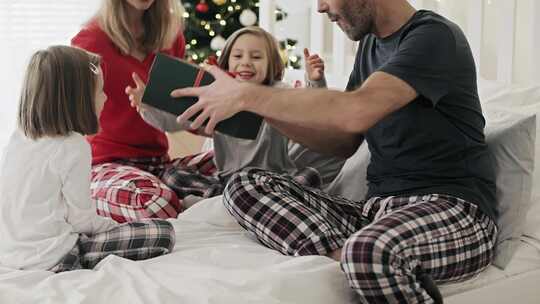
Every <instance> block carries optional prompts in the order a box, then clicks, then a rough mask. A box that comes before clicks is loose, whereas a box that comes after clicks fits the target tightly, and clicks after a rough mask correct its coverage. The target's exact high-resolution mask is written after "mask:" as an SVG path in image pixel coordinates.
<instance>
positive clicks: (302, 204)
mask: <svg viewBox="0 0 540 304" xmlns="http://www.w3.org/2000/svg"><path fill="white" fill-rule="evenodd" d="M224 204H225V207H226V208H227V209H228V210H229V212H230V213H231V214H232V215H233V217H235V218H236V220H237V221H238V223H239V224H240V225H241V226H243V227H244V228H245V229H247V230H248V231H250V232H251V233H253V234H254V235H255V236H256V237H257V239H258V240H259V241H260V242H261V243H263V244H264V245H266V246H268V247H270V248H272V249H275V250H278V251H280V252H281V253H283V254H287V255H295V256H301V255H327V254H329V253H330V252H333V251H335V250H337V249H340V248H342V255H341V268H342V270H343V272H344V273H345V275H346V277H347V279H348V281H349V284H350V286H351V287H352V288H353V289H354V290H355V291H356V292H357V294H358V296H359V298H360V302H362V303H434V302H435V299H437V296H440V294H438V290H437V287H436V286H435V285H434V284H429V283H433V281H434V282H436V283H445V282H453V281H461V280H465V279H468V278H472V277H473V276H475V275H476V274H478V273H479V272H481V271H482V270H484V269H485V268H487V267H488V266H489V264H490V262H491V260H492V258H493V254H494V244H495V239H496V237H497V227H496V225H495V223H494V221H493V220H492V219H490V218H489V217H488V216H486V215H484V214H483V213H482V212H480V211H479V210H478V208H477V207H476V206H475V205H473V204H471V203H468V202H466V201H464V200H462V199H459V198H455V197H451V196H447V195H439V194H430V195H423V196H410V197H393V196H391V197H373V198H370V199H369V200H367V201H361V202H354V201H350V200H347V199H345V198H342V197H337V196H331V195H329V194H327V193H324V192H323V191H321V190H319V189H314V188H309V187H303V186H302V185H300V184H298V183H297V182H295V181H294V180H293V179H292V178H290V177H288V176H284V175H278V174H275V173H271V172H267V171H263V170H259V169H250V170H245V171H243V172H240V173H237V174H235V175H234V176H233V177H231V179H230V180H229V183H228V184H227V186H226V188H225V190H224ZM426 278H427V279H426ZM426 282H427V283H426Z"/></svg>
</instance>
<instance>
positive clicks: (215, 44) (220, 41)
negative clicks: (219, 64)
mask: <svg viewBox="0 0 540 304" xmlns="http://www.w3.org/2000/svg"><path fill="white" fill-rule="evenodd" d="M224 47H225V38H223V37H222V36H221V35H218V36H216V37H214V39H212V41H210V48H211V49H212V50H214V51H218V50H222V49H223V48H224Z"/></svg>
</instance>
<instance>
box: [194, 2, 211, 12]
mask: <svg viewBox="0 0 540 304" xmlns="http://www.w3.org/2000/svg"><path fill="white" fill-rule="evenodd" d="M195 10H196V11H197V12H199V13H201V14H206V13H208V11H209V10H210V8H209V7H208V4H207V3H206V2H205V1H202V2H200V3H199V4H197V6H195Z"/></svg>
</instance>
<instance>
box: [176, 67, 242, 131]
mask: <svg viewBox="0 0 540 304" xmlns="http://www.w3.org/2000/svg"><path fill="white" fill-rule="evenodd" d="M207 71H208V72H209V73H210V74H212V76H214V78H215V81H214V82H213V83H212V84H211V85H208V86H204V87H198V88H184V89H177V90H174V91H172V92H171V96H172V97H184V96H195V97H198V98H199V101H197V103H195V104H194V105H192V106H191V107H190V108H188V109H187V110H186V111H185V112H184V113H182V115H180V116H178V119H177V120H178V123H180V124H183V123H186V122H187V121H188V120H189V119H190V118H192V117H193V116H194V115H195V114H197V113H199V112H200V114H199V115H198V116H197V118H195V120H194V121H193V122H192V123H191V129H199V128H200V127H201V126H202V125H203V124H204V123H205V122H207V124H206V127H205V128H204V132H205V133H206V134H207V135H210V134H212V133H213V132H214V129H215V127H216V125H217V123H218V122H220V121H222V120H225V119H227V118H229V117H231V116H233V115H234V114H236V113H238V112H240V111H243V110H245V109H244V106H245V105H244V100H243V98H244V97H243V96H244V92H245V89H246V87H248V86H250V84H247V83H240V82H239V81H237V80H234V79H233V78H232V77H230V76H229V75H227V73H226V72H224V71H222V70H221V69H220V68H218V67H216V66H211V67H208V68H207Z"/></svg>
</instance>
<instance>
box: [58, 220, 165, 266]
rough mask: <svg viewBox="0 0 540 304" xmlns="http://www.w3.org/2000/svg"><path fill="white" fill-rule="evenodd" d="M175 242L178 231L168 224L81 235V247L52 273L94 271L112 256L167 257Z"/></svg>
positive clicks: (131, 225)
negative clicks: (99, 264) (78, 270)
mask: <svg viewBox="0 0 540 304" xmlns="http://www.w3.org/2000/svg"><path fill="white" fill-rule="evenodd" d="M174 242H175V233H174V228H173V226H172V225H171V223H169V222H167V221H165V220H157V219H152V220H146V221H141V222H132V223H125V224H122V225H120V226H118V227H115V228H113V229H111V230H109V231H106V232H102V233H98V234H94V235H86V234H80V235H79V239H78V241H77V244H75V246H74V247H73V249H71V251H70V252H69V253H68V254H66V255H65V256H64V257H63V258H62V260H61V261H60V262H59V263H58V264H57V265H56V266H54V267H53V268H51V269H50V270H51V271H53V272H56V273H58V272H64V271H71V270H76V269H83V268H84V269H92V268H94V267H95V266H96V265H97V264H98V263H99V262H100V261H101V260H103V259H104V258H106V257H107V256H109V255H111V254H112V255H116V256H120V257H123V258H126V259H130V260H144V259H149V258H153V257H157V256H160V255H163V254H167V253H169V252H171V251H172V249H173V247H174Z"/></svg>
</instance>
